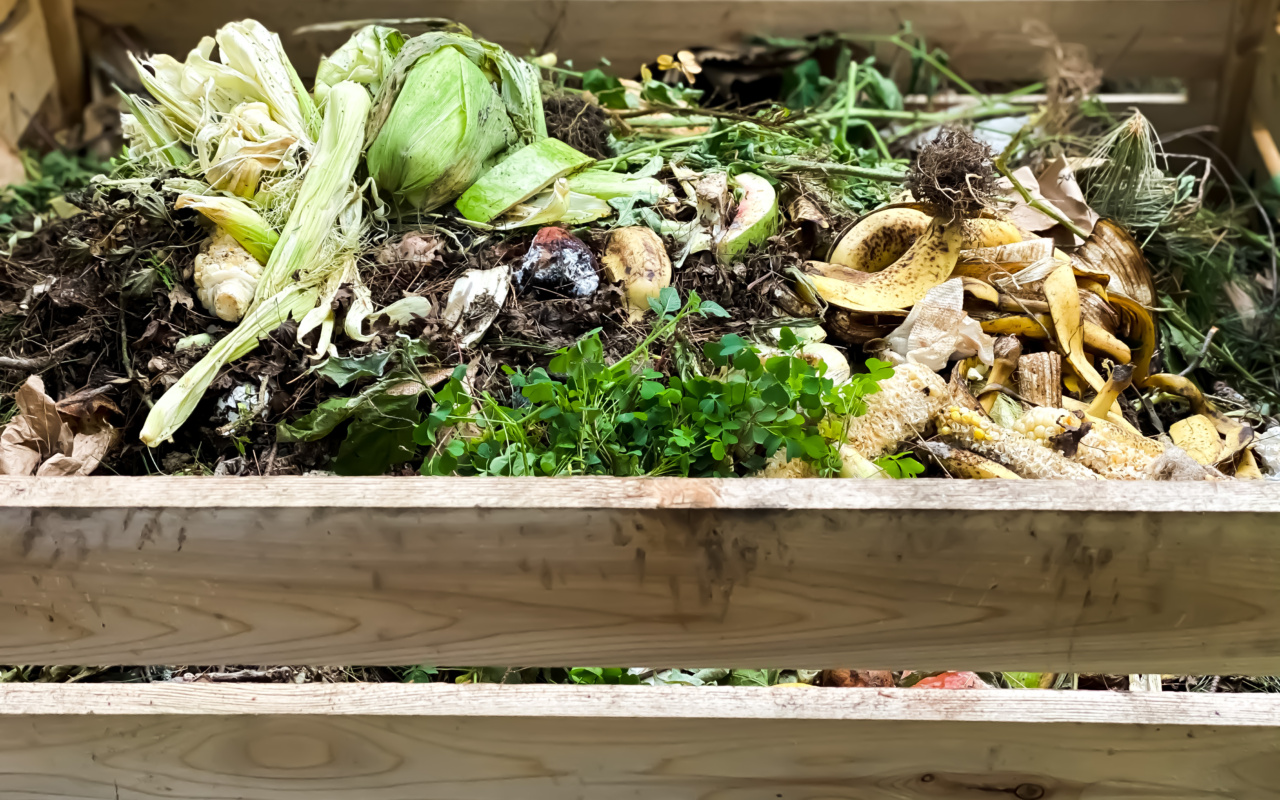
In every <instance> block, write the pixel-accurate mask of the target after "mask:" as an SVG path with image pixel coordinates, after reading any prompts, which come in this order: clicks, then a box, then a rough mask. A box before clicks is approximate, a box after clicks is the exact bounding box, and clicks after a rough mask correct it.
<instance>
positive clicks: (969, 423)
mask: <svg viewBox="0 0 1280 800" xmlns="http://www.w3.org/2000/svg"><path fill="white" fill-rule="evenodd" d="M1064 413H1065V412H1064ZM937 426H938V435H939V436H940V437H941V438H942V440H943V441H944V442H946V443H947V444H950V445H951V446H952V447H958V448H960V449H962V450H970V451H972V452H974V453H977V454H978V455H980V456H982V457H983V458H987V459H990V460H992V461H994V462H996V463H997V464H1002V465H1004V466H1006V467H1008V468H1009V469H1011V470H1013V471H1014V472H1016V473H1017V474H1018V475H1021V476H1022V477H1024V478H1041V479H1048V480H1095V479H1097V477H1098V476H1097V475H1096V474H1094V473H1093V472H1092V471H1091V470H1089V469H1088V468H1087V467H1085V466H1083V465H1081V464H1077V463H1075V462H1073V461H1070V460H1068V459H1067V458H1065V457H1064V456H1063V455H1062V454H1061V453H1059V452H1057V451H1056V450H1053V449H1050V448H1049V447H1047V446H1044V445H1042V444H1041V443H1040V442H1038V441H1036V440H1034V439H1030V438H1028V437H1026V436H1023V435H1022V434H1021V433H1017V432H1015V431H1011V430H1006V429H1004V428H1001V427H1000V426H998V425H996V424H995V423H994V422H992V421H991V420H990V419H987V418H986V417H984V416H983V415H982V414H980V413H979V412H977V411H973V410H969V409H965V408H961V407H960V406H958V405H951V406H949V407H947V408H946V409H945V410H944V412H943V413H942V414H940V415H939V416H938V418H937ZM1032 430H1034V428H1033V429H1032Z"/></svg>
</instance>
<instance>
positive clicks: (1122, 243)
mask: <svg viewBox="0 0 1280 800" xmlns="http://www.w3.org/2000/svg"><path fill="white" fill-rule="evenodd" d="M1071 260H1072V262H1073V263H1074V264H1076V266H1077V267H1079V268H1080V269H1082V270H1086V271H1089V272H1093V273H1105V274H1107V275H1109V276H1111V283H1110V289H1111V291H1118V292H1120V293H1121V294H1124V295H1125V296H1127V297H1131V298H1133V299H1134V301H1136V302H1137V303H1139V304H1140V305H1142V306H1144V307H1146V308H1152V307H1154V306H1155V304H1156V287H1155V281H1154V279H1153V278H1152V275H1151V268H1150V267H1148V266H1147V261H1146V259H1145V258H1144V257H1143V255H1142V248H1141V247H1140V246H1139V245H1138V243H1137V242H1136V241H1135V240H1134V238H1133V237H1132V236H1130V235H1129V232H1128V231H1126V230H1125V229H1124V228H1123V227H1121V226H1120V225H1119V224H1117V223H1116V222H1114V221H1113V220H1109V219H1103V220H1099V221H1098V224H1097V225H1095V226H1094V228H1093V233H1092V235H1090V236H1089V238H1088V239H1087V240H1086V241H1085V243H1084V244H1083V245H1081V246H1080V247H1078V248H1076V249H1075V251H1073V253H1072V254H1071Z"/></svg>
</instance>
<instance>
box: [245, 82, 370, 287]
mask: <svg viewBox="0 0 1280 800" xmlns="http://www.w3.org/2000/svg"><path fill="white" fill-rule="evenodd" d="M369 108H370V100H369V93H368V91H366V90H365V88H364V87H363V86H361V85H359V84H357V83H351V82H343V83H339V84H338V85H336V86H334V87H333V89H332V91H331V92H330V94H329V102H328V104H327V106H326V108H325V115H324V128H323V129H322V131H321V133H320V143H319V144H317V145H316V148H315V151H314V152H313V153H312V154H311V161H310V163H308V164H307V170H306V173H305V174H304V176H303V179H302V187H301V189H299V191H298V197H297V199H296V201H295V202H294V206H293V213H292V214H290V215H289V220H288V221H287V222H286V223H285V224H284V229H283V230H281V231H280V241H278V242H277V243H276V246H275V249H273V250H272V251H271V258H270V259H269V260H268V261H267V265H266V267H265V268H264V269H263V271H262V278H261V280H260V281H259V282H258V292H257V298H256V300H255V302H261V301H262V300H264V299H266V298H268V297H272V296H274V295H276V294H278V293H279V292H281V291H283V290H284V288H285V287H286V286H288V285H289V283H290V282H292V281H294V280H295V277H294V276H295V274H298V275H300V276H301V279H302V281H303V282H310V281H313V280H314V281H315V282H319V281H322V280H323V279H324V277H325V275H326V274H327V273H328V272H330V271H332V269H333V264H332V263H330V262H329V260H327V259H318V258H317V257H318V256H319V255H320V254H321V253H323V252H324V247H323V246H324V243H325V241H326V239H327V238H330V237H333V236H335V235H336V236H340V235H342V232H341V231H339V230H338V229H337V227H336V223H337V221H338V219H339V217H340V216H341V215H342V214H343V213H344V211H347V210H348V209H349V208H350V206H351V205H352V203H357V204H358V203H359V202H360V198H359V196H358V195H355V196H353V195H352V193H351V183H352V180H353V179H354V177H355V174H356V168H357V167H358V166H359V164H360V151H361V149H362V147H363V146H364V137H363V133H364V126H365V122H366V121H367V120H368V118H369Z"/></svg>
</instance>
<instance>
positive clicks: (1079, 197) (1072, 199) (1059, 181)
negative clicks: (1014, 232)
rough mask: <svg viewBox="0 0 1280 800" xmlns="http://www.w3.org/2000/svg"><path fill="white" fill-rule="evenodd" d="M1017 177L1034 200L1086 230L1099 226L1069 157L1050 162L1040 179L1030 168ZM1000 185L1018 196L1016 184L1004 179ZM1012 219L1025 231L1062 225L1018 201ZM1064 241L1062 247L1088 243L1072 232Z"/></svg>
mask: <svg viewBox="0 0 1280 800" xmlns="http://www.w3.org/2000/svg"><path fill="white" fill-rule="evenodd" d="M1013 176H1014V177H1015V178H1017V180H1018V183H1020V184H1022V187H1023V188H1024V189H1026V190H1027V191H1028V192H1029V193H1030V194H1031V196H1032V198H1033V199H1035V200H1043V201H1045V202H1046V203H1048V204H1050V205H1052V206H1053V207H1054V208H1056V209H1058V210H1059V211H1060V212H1062V214H1063V216H1065V217H1066V218H1067V219H1069V220H1071V221H1072V222H1074V223H1075V224H1076V225H1077V226H1079V227H1080V228H1082V229H1083V230H1085V231H1092V230H1093V226H1094V225H1096V224H1097V223H1098V219H1099V217H1098V215H1097V213H1096V212H1094V210H1093V209H1092V208H1090V207H1089V204H1088V203H1086V202H1085V199H1084V192H1083V191H1081V190H1080V184H1079V183H1077V182H1076V176H1075V173H1074V172H1073V171H1072V170H1071V165H1070V164H1069V163H1068V162H1067V159H1066V158H1064V157H1062V156H1059V157H1058V158H1055V159H1054V160H1053V161H1050V162H1049V163H1048V164H1047V165H1046V166H1045V169H1044V171H1043V172H1041V173H1040V176H1039V177H1038V178H1037V177H1036V175H1035V173H1034V172H1032V171H1031V168H1030V167H1020V168H1019V169H1017V170H1015V171H1014V173H1013ZM996 186H997V187H998V188H1000V189H1002V190H1004V191H1005V192H1006V193H1009V194H1014V195H1016V192H1015V190H1014V188H1013V183H1012V182H1010V181H1009V180H1008V179H1007V178H1001V179H1000V180H999V181H997V182H996ZM1008 216H1009V221H1010V222H1012V223H1014V224H1015V225H1017V226H1018V227H1020V228H1022V229H1023V230H1028V231H1035V232H1041V231H1048V230H1050V229H1053V228H1056V227H1057V226H1058V222H1057V220H1055V219H1053V218H1052V217H1050V216H1049V215H1047V214H1045V213H1043V212H1041V211H1037V210H1036V209H1034V208H1032V207H1031V206H1029V205H1027V204H1026V203H1025V202H1023V201H1022V200H1020V199H1019V200H1017V201H1015V202H1014V205H1013V208H1012V209H1011V210H1010V211H1009V215H1008ZM1055 238H1056V237H1055ZM1064 239H1065V240H1064V241H1063V242H1060V243H1061V244H1066V245H1070V246H1076V245H1081V244H1084V240H1083V239H1081V238H1079V237H1078V236H1074V235H1072V234H1071V233H1070V232H1065V233H1064Z"/></svg>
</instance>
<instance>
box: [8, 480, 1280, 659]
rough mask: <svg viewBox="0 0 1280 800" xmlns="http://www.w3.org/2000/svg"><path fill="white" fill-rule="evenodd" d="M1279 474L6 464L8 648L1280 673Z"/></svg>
mask: <svg viewBox="0 0 1280 800" xmlns="http://www.w3.org/2000/svg"><path fill="white" fill-rule="evenodd" d="M1277 521H1280V487H1276V486H1275V485H1274V484H1265V483H1261V482H1259V483H1243V482H1242V483H1234V484H1222V485H1218V484H1205V483H1192V484H1163V483H1145V484H1130V483H1120V482H1115V483H1101V484H1092V485H1084V484H1079V483H1070V482H1057V483H1042V482H1032V481H1020V482H1009V483H1000V482H984V483H982V484H973V483H968V482H964V481H947V480H914V481H900V482H894V481H883V482H881V481H866V482H854V481H838V480H836V481H818V480H814V481H763V480H737V481H734V480H729V481H710V480H701V481H698V480H639V479H595V478H575V479H568V480H556V479H478V478H449V479H396V478H370V479H325V478H265V479H264V478H259V479H240V478H229V479H216V478H144V479H137V478H124V479H120V478H86V479H67V478H53V479H25V478H16V479H15V478H5V479H0V663H19V664H32V663H35V664H41V663H74V664H104V663H107V664H177V663H186V664H190V663H197V664H199V663H216V664H226V663H249V664H262V663H286V664H304V663H310V664H340V663H348V664H360V663H364V664H369V663H373V664H412V663H430V664H436V665H473V664H517V665H545V666H557V665H569V664H592V665H637V666H639V665H649V666H737V667H753V666H754V667H765V666H767V667H784V666H785V667H811V668H819V667H861V668H914V669H934V668H957V667H963V668H970V669H979V670H1023V669H1025V670H1037V671H1038V670H1044V671H1060V672H1071V671H1081V672H1092V671H1100V672H1114V673H1124V674H1128V673H1135V672H1142V673H1153V672H1189V673H1194V674H1223V673H1244V674H1275V673H1277V672H1280V635H1278V633H1277V632H1278V631H1280V537H1277V536H1275V531H1276V529H1277V528H1276V526H1277Z"/></svg>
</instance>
